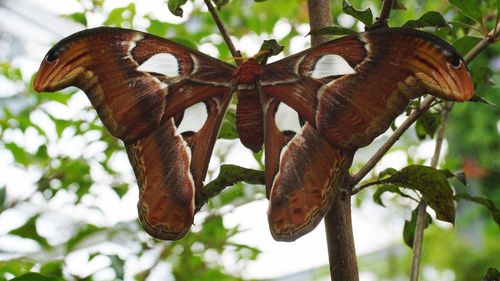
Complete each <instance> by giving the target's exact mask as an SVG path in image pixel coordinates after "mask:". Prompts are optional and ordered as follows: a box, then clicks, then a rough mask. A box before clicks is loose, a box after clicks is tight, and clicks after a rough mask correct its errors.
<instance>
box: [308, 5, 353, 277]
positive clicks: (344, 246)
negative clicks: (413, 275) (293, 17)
mask: <svg viewBox="0 0 500 281" xmlns="http://www.w3.org/2000/svg"><path fill="white" fill-rule="evenodd" d="M307 8H308V12H309V24H310V27H311V30H320V29H321V28H324V27H327V26H330V25H331V24H332V16H331V7H330V0H308V1H307ZM330 39H332V37H331V36H330V35H311V45H312V46H316V45H318V44H321V43H323V42H325V41H328V40H330ZM347 177H348V175H346V178H347ZM344 181H346V180H344ZM347 198H348V199H342V196H337V197H336V198H335V199H334V201H333V203H332V206H331V207H330V210H331V211H329V212H328V213H327V214H326V215H325V218H324V222H325V228H326V241H327V245H328V259H329V263H330V276H331V280H332V281H358V280H359V274H358V265H357V261H356V249H355V247H354V236H353V233H352V221H351V200H350V196H348V197H347Z"/></svg>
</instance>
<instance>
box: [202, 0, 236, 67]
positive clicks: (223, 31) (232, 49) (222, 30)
mask: <svg viewBox="0 0 500 281" xmlns="http://www.w3.org/2000/svg"><path fill="white" fill-rule="evenodd" d="M205 4H206V5H207V8H208V11H209V12H210V14H211V15H212V18H213V19H214V21H215V24H217V28H219V31H220V33H221V35H222V38H224V42H225V43H226V45H227V47H228V48H229V52H231V56H233V59H234V61H235V62H236V64H237V65H239V64H240V62H241V60H239V59H238V58H239V57H240V56H241V55H240V52H239V51H238V50H236V48H235V47H234V44H233V41H231V37H230V36H229V32H227V29H226V27H224V24H223V23H222V21H221V19H220V17H219V14H217V11H216V10H215V7H214V5H212V2H210V0H205Z"/></svg>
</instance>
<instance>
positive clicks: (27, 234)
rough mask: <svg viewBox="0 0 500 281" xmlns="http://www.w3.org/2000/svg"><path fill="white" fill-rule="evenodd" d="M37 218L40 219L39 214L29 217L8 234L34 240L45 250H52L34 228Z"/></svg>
mask: <svg viewBox="0 0 500 281" xmlns="http://www.w3.org/2000/svg"><path fill="white" fill-rule="evenodd" d="M39 217H40V214H37V215H35V216H33V217H31V218H30V219H28V221H27V222H26V223H24V224H23V225H22V226H20V227H18V228H16V229H13V230H11V231H9V234H12V235H17V236H19V237H22V238H26V239H31V240H35V241H36V242H38V244H40V246H42V247H43V248H44V249H46V250H48V249H50V248H52V247H51V246H50V245H49V242H47V239H45V237H42V236H41V235H40V234H38V230H37V227H36V221H37V220H38V218H39Z"/></svg>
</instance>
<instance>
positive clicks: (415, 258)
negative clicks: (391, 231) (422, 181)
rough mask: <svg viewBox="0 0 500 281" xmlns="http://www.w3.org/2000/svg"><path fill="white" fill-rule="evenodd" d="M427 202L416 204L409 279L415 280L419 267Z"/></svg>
mask: <svg viewBox="0 0 500 281" xmlns="http://www.w3.org/2000/svg"><path fill="white" fill-rule="evenodd" d="M426 209H427V203H426V202H425V201H424V200H422V201H420V203H419V204H418V211H417V224H416V226H415V236H414V237H413V239H414V240H413V241H414V242H413V255H412V260H411V272H410V281H417V280H418V275H419V272H420V270H419V268H420V260H421V259H422V244H423V241H424V228H425V213H426V211H425V210H426Z"/></svg>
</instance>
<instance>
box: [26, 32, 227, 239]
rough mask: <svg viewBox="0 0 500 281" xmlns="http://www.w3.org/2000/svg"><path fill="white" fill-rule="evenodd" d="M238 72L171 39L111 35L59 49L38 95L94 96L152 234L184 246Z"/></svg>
mask: <svg viewBox="0 0 500 281" xmlns="http://www.w3.org/2000/svg"><path fill="white" fill-rule="evenodd" d="M233 70H234V67H233V66H231V65H229V64H226V63H223V62H221V61H218V60H216V59H213V58H211V57H209V56H206V55H204V54H201V53H199V52H197V51H195V50H192V49H188V48H186V47H183V46H181V45H179V44H176V43H174V42H172V41H168V40H166V39H162V38H159V37H155V36H152V35H148V34H145V33H142V32H137V31H132V30H127V29H119V28H108V27H103V28H96V29H90V30H86V31H82V32H79V33H76V34H74V35H72V36H70V37H68V38H66V39H63V40H62V41H61V42H59V43H57V44H56V45H55V46H54V47H53V48H52V49H51V50H50V51H49V52H48V54H47V56H46V57H45V58H44V61H43V62H42V65H41V66H40V70H39V72H38V74H37V76H36V78H35V81H34V88H35V90H37V91H56V90H59V89H62V88H65V87H68V86H76V87H78V88H80V89H82V90H83V91H84V92H85V93H86V94H87V96H88V97H89V99H90V101H91V103H92V105H93V106H94V107H95V108H96V110H97V113H98V115H99V117H100V119H101V120H102V122H103V123H104V125H105V126H106V127H107V128H108V130H109V131H110V133H111V134H112V135H114V136H116V137H118V138H120V139H121V140H123V141H124V143H125V147H126V149H127V152H128V155H129V159H130V161H131V164H132V166H133V168H134V172H135V174H136V177H137V180H138V184H139V188H140V195H139V196H140V199H139V215H140V218H141V222H142V223H143V225H144V227H145V229H146V230H147V231H148V232H149V233H150V234H151V235H153V236H155V237H157V238H160V239H179V238H181V237H183V236H184V235H185V234H186V232H187V231H188V230H189V228H190V225H191V224H192V221H193V216H194V211H195V210H194V198H195V192H196V190H197V189H199V188H201V187H202V186H203V180H204V178H205V174H206V171H207V167H208V163H209V159H210V156H211V153H212V149H213V145H214V142H215V140H216V138H217V134H218V131H219V128H220V124H221V121H222V118H223V116H224V113H225V110H226V108H227V106H228V103H229V101H230V98H231V89H230V83H231V79H232V73H233ZM200 116H202V118H201V117H200ZM193 122H194V123H195V124H194V125H193V124H189V123H193Z"/></svg>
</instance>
